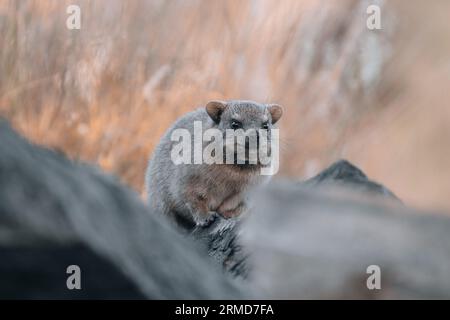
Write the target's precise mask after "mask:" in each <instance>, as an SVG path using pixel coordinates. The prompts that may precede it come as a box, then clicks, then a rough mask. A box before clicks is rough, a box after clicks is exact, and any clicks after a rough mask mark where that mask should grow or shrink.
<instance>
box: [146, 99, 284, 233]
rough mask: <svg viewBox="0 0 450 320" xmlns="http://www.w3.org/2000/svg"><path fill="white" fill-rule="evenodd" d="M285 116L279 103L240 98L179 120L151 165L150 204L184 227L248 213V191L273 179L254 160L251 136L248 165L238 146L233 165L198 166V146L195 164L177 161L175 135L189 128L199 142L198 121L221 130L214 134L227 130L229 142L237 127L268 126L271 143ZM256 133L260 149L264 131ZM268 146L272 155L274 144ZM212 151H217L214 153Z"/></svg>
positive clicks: (148, 180) (213, 104)
mask: <svg viewBox="0 0 450 320" xmlns="http://www.w3.org/2000/svg"><path fill="white" fill-rule="evenodd" d="M281 115H282V108H281V107H280V106H279V105H276V104H261V103H257V102H253V101H240V100H237V101H228V102H224V101H211V102H209V103H208V104H207V105H206V107H204V108H199V109H197V110H195V111H192V112H190V113H188V114H186V115H184V116H183V117H181V118H179V119H178V120H177V121H176V122H175V123H174V124H173V125H172V126H171V127H170V128H169V129H168V131H167V132H166V133H165V134H164V136H163V137H162V139H161V141H160V143H159V145H158V146H157V147H156V149H155V151H154V153H153V156H152V157H151V159H150V161H149V164H148V168H147V172H146V189H147V196H148V202H149V205H150V207H152V208H153V209H154V210H155V211H156V212H161V213H164V214H167V215H169V216H170V217H172V218H173V219H174V220H175V221H176V222H178V223H179V224H181V225H182V226H184V227H194V226H195V225H207V224H208V223H209V222H210V221H211V220H213V218H214V217H215V216H216V214H220V215H221V216H223V217H224V218H230V217H234V216H238V215H240V214H242V213H243V212H244V211H245V210H246V209H247V200H246V194H247V191H248V189H249V188H250V187H253V186H255V185H258V184H261V183H263V182H264V181H267V180H268V178H270V176H267V175H261V173H260V169H261V168H262V167H264V165H263V164H262V163H261V162H260V161H259V159H258V161H257V162H256V163H255V162H252V163H250V162H249V161H248V160H249V158H248V157H249V154H250V153H249V152H250V151H249V148H250V147H249V139H248V138H247V140H245V141H246V142H245V149H246V151H247V153H245V161H244V163H242V161H240V162H238V161H237V155H236V150H235V151H234V153H235V154H234V157H233V159H232V163H231V164H228V163H229V162H228V163H222V164H220V163H213V164H207V163H204V162H202V163H200V164H198V163H196V162H195V161H194V155H193V154H194V150H193V151H192V154H188V155H187V156H188V158H190V159H191V160H192V162H190V163H188V164H186V163H185V162H183V163H181V164H176V163H174V161H173V160H172V159H173V158H172V157H171V155H172V152H173V151H172V150H173V147H174V146H175V145H177V144H179V140H177V141H172V140H174V138H173V136H172V135H173V133H174V131H175V130H177V129H185V130H184V131H185V132H188V134H190V137H191V138H189V139H190V142H192V144H194V136H195V133H194V127H195V126H194V122H197V125H199V124H201V126H202V132H203V133H204V132H205V130H207V129H211V128H215V129H218V130H220V131H214V132H217V133H219V134H222V135H223V137H224V139H223V141H224V142H225V141H226V139H225V135H226V133H227V131H228V133H229V132H237V131H236V130H237V129H243V130H244V131H247V130H248V129H254V130H255V131H256V130H259V129H263V131H264V132H266V133H267V136H268V137H269V139H268V140H269V142H270V137H271V136H272V135H271V129H272V128H274V124H275V123H276V122H277V121H278V120H279V119H280V117H281ZM233 130H235V131H233ZM210 131H213V130H210ZM248 131H252V130H248ZM248 131H247V132H248ZM177 132H180V130H178V131H177ZM196 132H197V131H196ZM259 132H261V131H259ZM256 135H257V141H258V143H257V148H259V146H260V143H259V140H260V139H259V134H256ZM196 139H198V137H197V138H196ZM203 140H204V138H203ZM214 140H215V139H214ZM197 141H198V140H197ZM211 141H213V139H211ZM236 141H237V139H236V140H233V145H234V147H236V143H237V144H239V143H238V142H236ZM241 141H242V140H241ZM200 143H201V146H202V148H205V146H206V145H208V144H210V143H211V142H205V141H201V142H200ZM224 145H225V146H223V147H222V148H223V154H222V155H220V156H223V157H224V158H225V157H226V156H225V155H226V152H227V148H229V144H225V143H224ZM240 146H242V143H241V144H240ZM268 147H269V148H268V154H269V155H270V143H269V145H268ZM193 149H194V148H193ZM236 149H237V148H236ZM228 150H229V149H228ZM241 150H242V149H241ZM211 154H212V155H214V152H212V153H211ZM218 154H219V152H218ZM224 160H225V159H224ZM241 160H242V159H241Z"/></svg>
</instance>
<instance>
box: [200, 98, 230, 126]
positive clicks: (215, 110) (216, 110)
mask: <svg viewBox="0 0 450 320" xmlns="http://www.w3.org/2000/svg"><path fill="white" fill-rule="evenodd" d="M226 106H227V103H226V102H224V101H218V100H213V101H210V102H208V104H207V105H206V107H205V109H206V112H207V113H208V115H209V116H210V117H211V119H213V121H214V122H215V123H219V122H220V116H221V115H222V112H223V110H225V108H226Z"/></svg>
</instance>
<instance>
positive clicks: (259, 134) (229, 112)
mask: <svg viewBox="0 0 450 320" xmlns="http://www.w3.org/2000/svg"><path fill="white" fill-rule="evenodd" d="M206 112H207V113H208V115H209V117H210V118H211V119H212V121H213V122H214V127H215V128H217V129H219V130H221V131H222V132H223V134H224V142H225V149H224V152H228V151H226V149H227V148H228V149H229V148H230V147H233V149H234V154H235V155H236V156H237V157H236V159H235V161H237V159H241V161H244V164H249V161H250V164H254V163H253V162H252V161H251V160H252V159H254V158H252V154H253V157H254V155H255V154H256V153H257V151H258V149H259V148H260V147H261V148H262V146H263V145H264V146H266V145H267V149H266V150H267V153H268V155H270V153H271V148H270V147H271V136H272V134H271V131H272V129H273V128H274V125H275V123H277V122H278V120H280V118H281V115H282V114H283V109H282V108H281V106H279V105H277V104H262V103H258V102H253V101H242V100H232V101H226V102H225V101H210V102H209V103H208V104H207V105H206ZM230 132H232V133H233V132H234V134H235V135H236V136H237V138H236V139H233V142H231V141H230V140H227V139H226V135H228V133H230ZM242 137H243V139H242ZM263 142H266V143H267V144H263ZM264 148H266V147H264ZM240 150H241V151H242V150H245V151H246V152H245V153H244V154H243V155H239V154H238V153H239V151H240ZM259 160H260V159H259V157H257V160H255V161H256V162H257V163H258V164H260V162H259Z"/></svg>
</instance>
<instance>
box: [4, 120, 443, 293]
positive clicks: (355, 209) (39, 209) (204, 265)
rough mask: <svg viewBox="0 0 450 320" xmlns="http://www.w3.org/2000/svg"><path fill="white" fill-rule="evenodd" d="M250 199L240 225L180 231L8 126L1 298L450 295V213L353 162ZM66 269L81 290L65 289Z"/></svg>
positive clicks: (112, 184)
mask: <svg viewBox="0 0 450 320" xmlns="http://www.w3.org/2000/svg"><path fill="white" fill-rule="evenodd" d="M361 191H362V192H361ZM374 195H375V196H374ZM253 199H254V203H255V206H254V208H253V211H252V212H251V213H250V214H249V215H248V216H247V217H245V218H244V219H243V220H242V221H235V220H232V219H231V220H224V219H222V218H218V219H217V220H216V221H214V222H213V223H212V224H211V225H210V226H208V227H207V228H196V229H194V230H190V231H186V230H181V229H180V228H177V227H175V226H174V225H172V224H171V223H169V221H168V219H167V218H166V217H164V216H162V215H160V214H158V213H156V212H150V210H149V208H148V207H147V206H146V205H145V204H144V203H143V202H142V201H141V200H140V199H139V197H138V196H137V195H136V194H135V193H134V192H132V191H131V190H129V189H128V188H126V187H124V186H122V185H121V184H120V183H119V182H118V181H117V179H115V178H113V177H111V176H108V175H105V174H103V173H101V172H100V170H98V169H97V168H95V167H92V166H89V165H87V164H81V163H74V162H72V161H69V160H68V159H66V158H65V157H64V155H63V154H61V153H57V152H54V151H51V150H49V149H46V148H42V147H39V146H35V145H33V144H31V143H29V142H27V141H26V140H25V139H23V138H21V137H20V136H19V135H17V134H16V133H15V132H14V131H13V130H12V129H11V128H10V127H9V125H8V124H7V123H6V122H4V121H0V283H1V284H2V285H1V286H0V298H83V299H88V298H133V299H134V298H138V299H139V298H161V299H164V298H170V299H180V298H183V299H221V298H236V299H239V298H254V297H257V298H264V299H267V298H275V299H279V298H288V299H296V298H450V278H449V277H448V274H449V272H450V267H449V266H450V239H449V237H450V236H449V234H450V233H449V230H450V219H449V218H448V217H445V216H438V215H434V214H430V213H422V212H418V211H416V210H413V209H410V208H408V207H406V206H404V205H403V204H401V203H400V202H399V201H398V199H396V197H395V196H394V195H393V193H392V192H390V191H389V190H388V189H386V188H385V187H383V186H382V185H380V184H377V183H375V182H373V181H371V180H369V179H368V178H367V177H366V176H365V175H364V173H363V172H362V171H361V170H359V169H358V168H356V167H354V166H353V165H351V164H350V163H348V162H346V161H339V162H337V163H335V164H333V165H332V166H331V167H330V168H328V169H326V170H324V171H323V172H322V173H321V174H319V175H318V176H316V177H314V178H313V179H310V180H308V181H306V182H293V181H274V183H272V184H270V185H269V186H267V187H265V188H263V189H260V190H259V191H257V192H256V193H255V194H254V198H253ZM69 265H78V266H79V267H80V268H81V287H82V290H68V289H67V287H66V280H67V278H68V277H69V274H67V273H66V270H67V267H68V266H69ZM369 266H372V267H373V266H375V267H379V268H380V271H381V282H380V283H381V289H380V290H377V289H374V290H369V289H368V287H367V279H368V278H369V276H371V275H370V274H368V273H367V270H368V269H367V268H368V267H369ZM221 267H223V269H224V270H225V271H226V272H224V271H223V269H222V268H221ZM370 270H372V269H369V271H370Z"/></svg>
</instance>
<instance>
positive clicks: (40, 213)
mask: <svg viewBox="0 0 450 320" xmlns="http://www.w3.org/2000/svg"><path fill="white" fill-rule="evenodd" d="M20 252H22V254H20ZM39 261H41V263H39ZM64 261H65V262H66V263H67V265H66V264H65V263H64ZM96 263H102V267H101V268H100V267H99V268H95V264H96ZM69 264H79V266H80V268H81V270H82V274H83V277H84V276H86V277H87V278H88V279H91V278H97V277H100V279H101V280H103V282H102V281H99V283H97V284H95V285H93V287H91V289H92V290H91V291H89V290H88V289H89V288H90V286H89V285H90V284H89V281H87V280H85V281H83V280H82V286H83V283H84V285H85V290H81V291H80V292H78V293H76V292H71V293H70V294H68V291H69V290H67V288H66V277H67V276H68V275H67V274H66V267H67V266H68V265H69ZM49 269H50V270H52V271H49V272H47V271H48V270H49ZM83 270H85V272H83ZM89 272H90V273H89ZM107 272H108V273H109V274H110V275H111V277H110V278H107V277H105V273H107ZM61 275H62V276H61ZM12 279H15V280H16V281H15V282H14V281H12ZM19 279H20V280H19ZM56 279H59V282H56ZM82 279H83V278H82ZM0 283H1V284H2V285H1V286H0V297H1V298H23V297H25V298H29V297H32V298H60V297H62V298H64V297H76V298H92V297H95V298H98V297H106V298H108V297H115V298H117V297H129V298H139V297H146V298H175V299H177V298H183V299H184V298H189V299H197V298H199V299H201V298H203V299H211V298H241V297H243V295H244V294H243V292H244V290H242V288H237V287H236V285H235V283H234V282H233V280H230V279H229V277H228V276H227V275H226V274H224V273H223V272H222V270H220V268H219V267H217V265H216V264H215V263H214V261H213V260H212V259H210V258H209V257H208V256H207V255H205V254H204V253H203V252H202V250H201V248H200V247H199V246H198V245H197V244H196V243H194V241H192V240H191V239H189V238H187V237H186V236H183V235H182V234H181V233H180V232H178V230H175V229H174V228H173V227H172V225H170V224H168V223H167V222H166V221H165V220H164V219H161V218H160V216H159V215H156V214H153V213H151V212H149V209H148V208H147V207H146V206H145V205H144V203H143V202H142V201H141V200H140V199H139V198H138V196H137V195H136V194H134V193H133V192H131V191H130V190H128V189H127V188H126V187H124V186H122V185H121V184H120V183H119V182H118V181H117V180H116V179H115V178H113V177H110V176H107V175H104V174H102V173H101V172H100V171H99V170H97V169H96V168H93V167H91V166H88V165H84V164H77V163H73V162H71V161H69V160H67V159H66V158H65V157H64V156H63V155H62V154H59V153H56V152H54V151H51V150H48V149H45V148H42V147H37V146H34V145H32V144H30V143H29V142H27V141H26V140H25V139H23V138H21V137H20V136H18V135H17V134H16V133H14V132H13V131H12V130H11V128H10V127H9V125H8V124H7V123H6V122H4V121H0ZM121 288H122V289H123V288H126V289H127V290H125V291H123V292H121V291H120V289H121ZM111 292H115V294H114V293H113V294H111Z"/></svg>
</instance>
